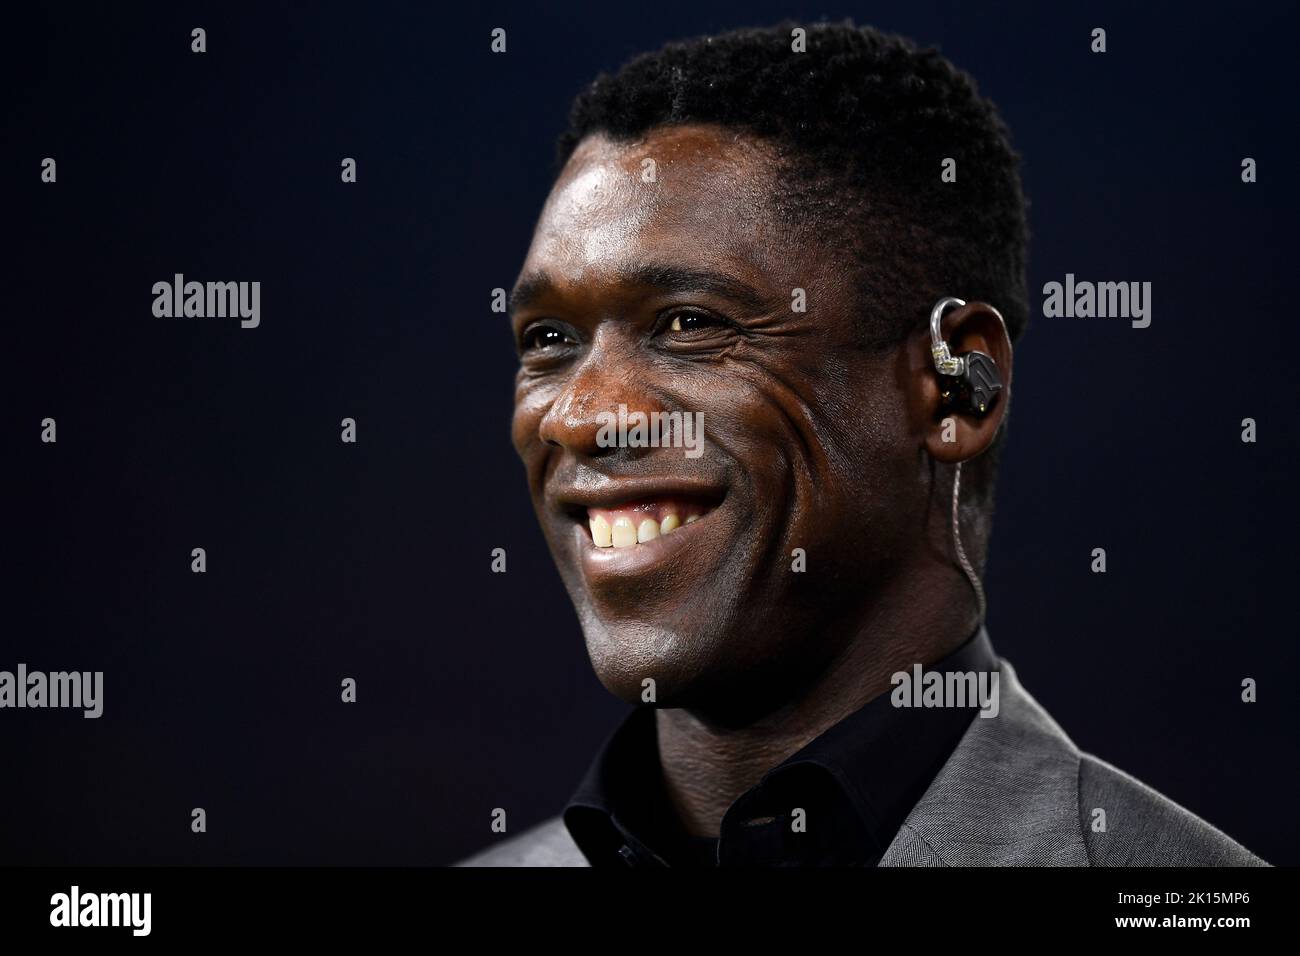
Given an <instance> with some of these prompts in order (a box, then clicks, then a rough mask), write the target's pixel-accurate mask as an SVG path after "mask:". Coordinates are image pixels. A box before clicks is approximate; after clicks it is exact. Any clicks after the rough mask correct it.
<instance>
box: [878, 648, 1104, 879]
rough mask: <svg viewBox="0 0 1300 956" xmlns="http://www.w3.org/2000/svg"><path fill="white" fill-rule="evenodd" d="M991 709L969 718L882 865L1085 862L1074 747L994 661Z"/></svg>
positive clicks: (1005, 665)
mask: <svg viewBox="0 0 1300 956" xmlns="http://www.w3.org/2000/svg"><path fill="white" fill-rule="evenodd" d="M1000 667H1001V672H1002V676H1001V678H1000V682H999V683H1000V687H999V694H1000V698H1001V699H1000V702H999V712H998V715H997V716H996V717H987V718H986V717H978V716H977V717H975V718H974V720H972V721H971V726H970V728H969V729H968V730H967V731H966V734H965V736H963V737H962V739H961V742H960V743H959V744H958V745H957V749H956V750H954V751H953V754H952V756H951V757H949V758H948V762H947V763H946V764H944V766H943V769H942V770H940V771H939V774H938V776H937V777H935V779H934V782H933V783H931V785H930V787H929V789H928V790H926V792H925V795H924V796H923V797H922V798H921V800H920V802H918V803H917V805H916V806H915V807H913V808H912V812H911V813H910V814H909V815H908V817H907V819H906V820H905V821H904V822H903V826H902V828H901V829H900V830H899V832H898V835H897V836H896V837H895V838H894V841H893V842H892V843H891V844H890V845H889V848H888V849H887V850H886V851H885V854H884V856H883V857H882V858H881V861H880V864H879V865H880V866H1087V865H1088V856H1087V851H1086V850H1085V849H1084V843H1083V831H1082V829H1081V826H1082V825H1081V822H1080V817H1079V751H1078V748H1076V747H1075V745H1074V743H1073V742H1072V741H1071V740H1070V738H1069V737H1067V736H1066V734H1065V732H1064V731H1063V730H1062V729H1061V728H1060V727H1059V726H1058V725H1057V723H1056V721H1054V720H1053V719H1052V718H1051V716H1050V715H1049V714H1048V713H1047V712H1046V711H1045V710H1043V708H1042V707H1041V706H1039V704H1038V702H1037V701H1035V700H1034V698H1033V697H1031V696H1030V695H1029V692H1028V691H1026V690H1025V689H1024V688H1023V687H1022V686H1021V685H1020V682H1019V680H1017V678H1016V672H1015V670H1014V669H1013V668H1012V667H1011V665H1010V664H1009V663H1007V661H1005V660H1002V661H1000Z"/></svg>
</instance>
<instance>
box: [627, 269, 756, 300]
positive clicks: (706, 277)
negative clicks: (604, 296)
mask: <svg viewBox="0 0 1300 956" xmlns="http://www.w3.org/2000/svg"><path fill="white" fill-rule="evenodd" d="M618 278H619V281H620V282H623V283H625V284H627V285H632V286H648V287H650V288H653V289H656V290H658V291H662V292H707V293H711V294H713V295H718V296H722V297H723V298H727V299H732V300H733V301H736V302H739V303H740V304H741V305H743V306H745V307H746V308H748V309H752V310H755V311H757V310H759V309H762V307H763V306H764V302H763V297H762V296H761V295H759V293H758V290H757V289H755V288H754V287H753V286H751V285H749V284H748V283H745V282H742V281H740V280H739V279H737V278H736V277H735V276H729V275H726V274H725V273H722V272H711V271H709V270H707V269H687V268H683V267H681V266H670V265H658V264H654V263H651V264H649V265H644V266H637V267H636V268H634V269H624V270H622V271H621V272H619V275H618Z"/></svg>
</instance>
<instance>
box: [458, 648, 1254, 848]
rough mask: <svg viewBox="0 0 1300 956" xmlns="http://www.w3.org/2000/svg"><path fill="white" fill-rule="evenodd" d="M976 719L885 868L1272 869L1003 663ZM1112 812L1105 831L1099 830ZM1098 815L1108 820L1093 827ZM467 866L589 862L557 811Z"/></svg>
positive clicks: (903, 830)
mask: <svg viewBox="0 0 1300 956" xmlns="http://www.w3.org/2000/svg"><path fill="white" fill-rule="evenodd" d="M1001 667H1002V676H1001V687H1000V695H1001V706H1000V710H999V713H998V716H996V717H991V718H984V717H976V718H975V719H974V720H972V721H971V725H970V728H969V729H968V730H967V731H966V734H965V736H963V737H962V739H961V741H960V742H959V743H958V745H957V747H956V749H955V750H954V751H953V753H952V755H951V756H950V757H949V758H948V762H947V763H945V764H944V766H943V768H942V769H941V770H940V771H939V773H938V775H937V776H936V777H935V779H934V781H933V782H932V783H931V785H930V787H929V789H928V790H927V791H926V792H925V794H924V796H922V797H921V800H920V801H919V802H918V803H917V805H916V806H915V807H913V808H912V811H911V813H910V814H909V815H908V817H907V819H906V820H905V821H904V822H903V826H902V828H901V829H900V830H899V832H898V834H897V835H896V836H895V838H894V841H893V843H891V844H890V846H889V848H888V849H887V850H886V851H885V855H884V857H883V858H882V859H881V861H880V865H881V866H1266V865H1267V864H1266V863H1265V862H1264V861H1263V860H1261V859H1260V858H1259V857H1257V856H1255V855H1254V854H1253V853H1251V852H1250V851H1249V850H1247V849H1246V848H1245V847H1243V846H1241V845H1240V844H1238V843H1236V842H1235V841H1234V840H1232V839H1231V838H1230V837H1228V836H1227V835H1225V834H1224V833H1222V832H1220V831H1219V830H1216V829H1215V828H1214V827H1212V826H1210V824H1208V823H1206V822H1205V821H1204V820H1202V819H1200V818H1199V817H1197V816H1196V815H1195V814H1193V813H1191V812H1190V811H1188V810H1185V809H1183V808H1182V807H1180V806H1179V805H1178V804H1176V803H1174V802H1173V801H1172V800H1169V799H1167V798H1166V797H1163V796H1161V795H1160V794H1159V793H1157V792H1156V791H1154V790H1152V789H1151V788H1150V787H1148V786H1146V785H1145V784H1143V783H1140V782H1139V781H1137V780H1135V779H1133V778H1132V777H1130V776H1129V775H1128V774H1126V773H1124V772H1123V771H1122V770H1118V769H1116V768H1115V767H1112V766H1111V765H1110V764H1108V763H1105V762H1104V761H1101V760H1098V759H1097V758H1096V757H1093V756H1091V755H1090V754H1086V753H1083V752H1081V751H1080V750H1079V749H1078V748H1077V747H1075V745H1074V743H1073V742H1072V741H1071V740H1070V738H1069V737H1068V736H1066V734H1065V731H1063V730H1062V729H1061V728H1060V727H1059V726H1058V725H1057V723H1056V721H1054V720H1053V719H1052V718H1051V716H1050V715H1049V714H1048V713H1047V711H1045V710H1043V708H1042V707H1041V706H1039V704H1038V702H1037V701H1036V700H1034V698H1033V697H1031V696H1030V695H1029V692H1028V691H1026V690H1025V689H1024V687H1022V686H1021V684H1020V682H1019V681H1018V680H1017V679H1016V672H1015V670H1014V669H1013V668H1012V667H1011V665H1010V664H1008V663H1007V662H1006V661H1005V660H1003V661H1001ZM1096 810H1102V811H1104V812H1105V817H1104V823H1105V829H1104V830H1102V829H1100V822H1099V821H1101V820H1102V817H1101V816H1100V815H1099V814H1097V813H1096ZM1094 821H1098V822H1097V823H1094ZM457 865H458V866H588V865H589V864H588V863H587V860H586V858H585V857H584V856H583V855H582V853H581V852H580V851H579V849H578V847H577V845H576V844H575V843H574V842H573V840H572V838H570V836H569V833H568V831H567V830H566V829H565V827H564V823H563V821H562V820H561V819H560V818H559V817H558V816H556V817H552V818H551V819H549V820H546V821H544V822H543V823H540V824H538V825H537V826H535V827H533V828H531V829H529V830H527V831H525V832H523V833H521V834H518V835H517V836H513V837H506V838H503V839H502V842H500V843H499V844H497V845H496V846H494V847H491V848H489V849H487V850H484V851H482V852H480V853H477V854H475V855H474V856H471V857H469V858H468V859H466V860H463V861H461V862H460V863H458V864H457Z"/></svg>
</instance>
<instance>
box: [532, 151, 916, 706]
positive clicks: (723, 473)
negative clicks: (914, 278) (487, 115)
mask: <svg viewBox="0 0 1300 956" xmlns="http://www.w3.org/2000/svg"><path fill="white" fill-rule="evenodd" d="M646 160H653V164H654V165H653V168H651V167H650V166H649V165H648V164H647V163H646V162H645V161H646ZM648 170H649V171H652V172H653V181H652V182H648V181H646V179H647V178H648V176H647V175H646V173H647V171H648ZM780 188H781V183H780V177H779V174H778V166H777V165H776V164H775V163H774V161H773V159H772V153H771V151H770V149H769V147H767V146H766V145H765V144H764V143H762V142H761V141H758V140H755V139H751V138H749V137H745V136H743V135H741V134H737V133H734V132H730V131H724V130H720V129H717V128H713V127H705V126H677V127H671V128H661V129H659V130H655V131H653V132H652V133H650V134H649V135H647V136H646V137H645V138H644V139H642V140H640V141H637V142H632V143H619V142H615V141H611V140H609V139H606V138H604V137H589V138H588V139H586V140H584V141H583V143H581V144H580V145H579V147H578V149H577V150H576V151H575V153H574V154H573V157H572V158H571V160H570V161H569V163H568V165H567V166H566V167H565V169H564V171H563V172H562V174H561V176H560V178H559V180H558V181H557V183H556V185H555V187H554V189H553V190H552V192H551V195H550V197H549V198H548V200H547V203H546V206H545V208H544V210H543V212H542V215H541V219H540V221H539V222H538V225H537V229H536V233H535V235H534V237H533V242H532V246H531V248H530V249H529V251H528V255H527V258H526V260H525V263H524V266H523V269H522V272H521V275H520V281H519V283H518V284H517V285H516V289H515V299H514V305H513V307H512V313H513V314H512V324H513V328H514V332H515V336H516V340H517V342H518V344H519V346H520V349H521V363H520V369H519V373H518V376H517V379H516V386H515V411H514V419H513V426H512V430H513V439H514V443H515V447H516V449H517V450H518V452H519V455H520V457H521V458H522V459H523V461H524V464H525V466H526V469H527V473H528V480H529V485H530V488H531V492H532V497H533V504H534V506H535V508H536V511H537V515H538V518H539V519H540V521H541V525H542V528H543V530H544V532H545V534H546V538H547V541H548V543H549V546H550V548H551V552H552V554H553V555H554V558H555V561H556V564H557V566H558V567H559V570H560V574H561V576H562V578H563V580H564V583H565V586H566V587H567V589H568V592H569V595H570V597H571V598H572V600H573V603H574V605H575V607H576V608H577V610H578V614H579V617H580V619H581V622H582V627H583V632H584V635H585V638H586V642H587V649H588V651H589V653H590V656H591V659H592V663H593V665H594V666H595V669H596V673H597V675H598V676H599V678H600V679H601V681H602V682H603V683H604V684H605V686H606V687H607V688H609V689H610V690H611V691H612V692H614V693H615V694H617V695H618V696H620V697H622V698H623V699H625V700H627V701H629V702H637V701H640V700H642V699H643V698H642V691H643V686H644V685H643V683H642V682H643V681H644V680H646V679H653V680H654V682H655V685H654V686H655V699H656V701H657V703H658V704H659V705H660V706H689V707H694V708H700V709H702V710H714V711H718V712H731V711H734V710H735V709H736V708H738V707H740V708H747V707H753V706H758V707H761V706H763V704H762V703H761V702H762V701H765V700H776V699H779V698H780V696H781V695H782V694H784V693H786V692H788V691H789V690H790V689H791V687H792V686H794V685H795V684H797V683H798V682H802V681H805V680H807V679H808V678H809V677H810V676H812V675H814V674H816V673H817V672H818V671H819V670H820V669H821V668H824V667H825V666H826V665H827V663H828V662H829V661H830V660H831V659H832V658H833V657H834V655H835V654H836V652H837V651H838V650H840V649H841V648H842V647H843V646H844V644H845V642H846V641H848V640H849V639H850V638H852V637H853V636H854V634H855V633H857V631H858V629H859V627H860V626H861V624H862V623H863V621H864V619H865V618H864V615H865V613H866V610H865V609H869V608H870V606H871V604H872V599H873V596H874V595H876V594H877V593H878V592H879V591H880V590H881V588H882V585H883V583H884V580H885V578H886V576H887V575H889V574H891V573H897V572H898V571H899V570H900V569H899V568H898V564H899V563H900V562H901V561H903V560H904V559H905V557H906V553H907V550H908V547H907V546H905V542H907V541H908V540H909V539H910V538H911V537H912V536H913V535H914V533H915V529H917V528H918V527H919V526H920V525H921V523H922V521H923V516H924V512H925V501H924V492H923V482H922V472H923V467H922V465H923V463H922V452H921V444H920V440H919V438H918V436H917V434H915V433H913V430H912V429H911V428H909V425H908V423H907V417H908V416H907V414H906V409H905V404H906V401H907V396H906V393H905V388H904V380H905V377H906V376H905V374H904V372H903V370H902V367H903V365H904V364H905V363H903V362H902V361H901V359H900V353H899V351H898V350H893V351H891V352H888V353H883V354H872V353H868V352H866V351H864V350H863V349H861V347H860V346H859V342H858V340H857V337H856V335H855V328H856V326H855V318H856V316H855V309H856V308H858V303H857V300H856V298H855V294H854V289H853V286H852V282H851V276H850V274H849V270H848V268H847V266H848V263H847V262H846V261H845V260H844V259H843V258H841V257H838V256H837V254H836V245H837V243H836V240H835V237H834V235H827V236H826V237H825V240H824V241H821V240H818V239H816V238H810V236H811V235H812V233H813V232H815V228H814V230H811V231H810V230H807V229H804V230H801V232H800V234H799V236H796V235H795V234H793V233H792V232H790V231H789V230H787V229H783V228H782V227H781V225H780V223H779V220H778V218H777V217H776V216H775V214H774V213H773V203H772V197H773V191H774V190H779V189H780ZM797 290H803V292H802V294H800V293H799V292H798V291H797ZM801 306H802V310H801V308H800V307H801ZM620 405H623V406H626V410H627V412H628V414H629V415H630V414H632V413H636V412H641V413H644V414H645V415H647V416H650V415H651V414H653V413H655V412H681V413H685V414H686V415H688V416H690V415H693V414H694V413H696V412H702V413H703V441H702V445H701V446H700V448H701V449H702V454H699V456H698V457H692V455H694V454H695V453H694V452H692V453H691V455H688V454H687V451H688V449H685V448H683V447H671V446H668V447H664V445H667V444H668V443H667V442H663V443H661V447H609V446H608V439H609V437H610V429H608V428H606V429H604V433H603V434H604V438H602V425H605V424H606V423H607V422H608V419H602V418H601V417H600V416H601V413H607V414H614V415H616V414H617V413H618V410H619V406H620ZM633 423H635V420H633ZM593 519H596V520H595V521H594V524H595V528H594V531H593ZM665 519H667V521H668V525H667V527H666V528H665V526H664V524H663V522H664V520H665ZM688 519H690V520H689V523H687V521H688ZM647 521H649V522H651V523H652V524H653V525H654V526H655V529H653V530H660V529H661V530H660V533H659V535H658V536H657V537H651V536H650V535H651V531H652V529H650V528H649V527H648V526H647V525H646V522H647ZM601 522H604V524H603V525H602V524H601ZM675 522H680V524H678V525H677V526H675V527H674V524H675ZM629 527H630V528H631V529H632V530H631V532H629V530H628V529H629ZM607 529H608V530H607ZM637 531H641V532H642V534H641V535H640V537H641V538H645V539H646V540H640V541H638V542H636V543H632V542H631V541H630V540H629V538H630V537H631V536H635V533H636V532H637ZM663 531H667V532H668V533H663ZM593 534H594V535H595V538H594V539H593ZM796 549H801V550H799V551H797V552H796ZM800 555H801V556H802V557H800ZM797 569H800V570H797Z"/></svg>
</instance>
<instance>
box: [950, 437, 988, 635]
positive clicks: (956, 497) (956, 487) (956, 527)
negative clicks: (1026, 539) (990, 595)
mask: <svg viewBox="0 0 1300 956" xmlns="http://www.w3.org/2000/svg"><path fill="white" fill-rule="evenodd" d="M961 464H962V463H961V462H957V471H956V473H955V474H954V475H953V479H952V544H953V547H954V548H955V549H956V551H957V561H958V563H959V564H961V569H962V571H964V572H965V573H966V579H967V580H968V581H970V586H971V587H972V588H973V589H974V591H975V601H976V603H977V604H978V605H979V623H980V624H981V625H982V624H983V623H984V611H985V603H984V585H983V584H981V583H980V579H979V575H977V574H976V573H975V569H974V568H973V567H971V563H970V560H969V559H968V558H967V557H966V549H965V548H963V547H962V546H961V511H960V507H959V506H960V504H961Z"/></svg>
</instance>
